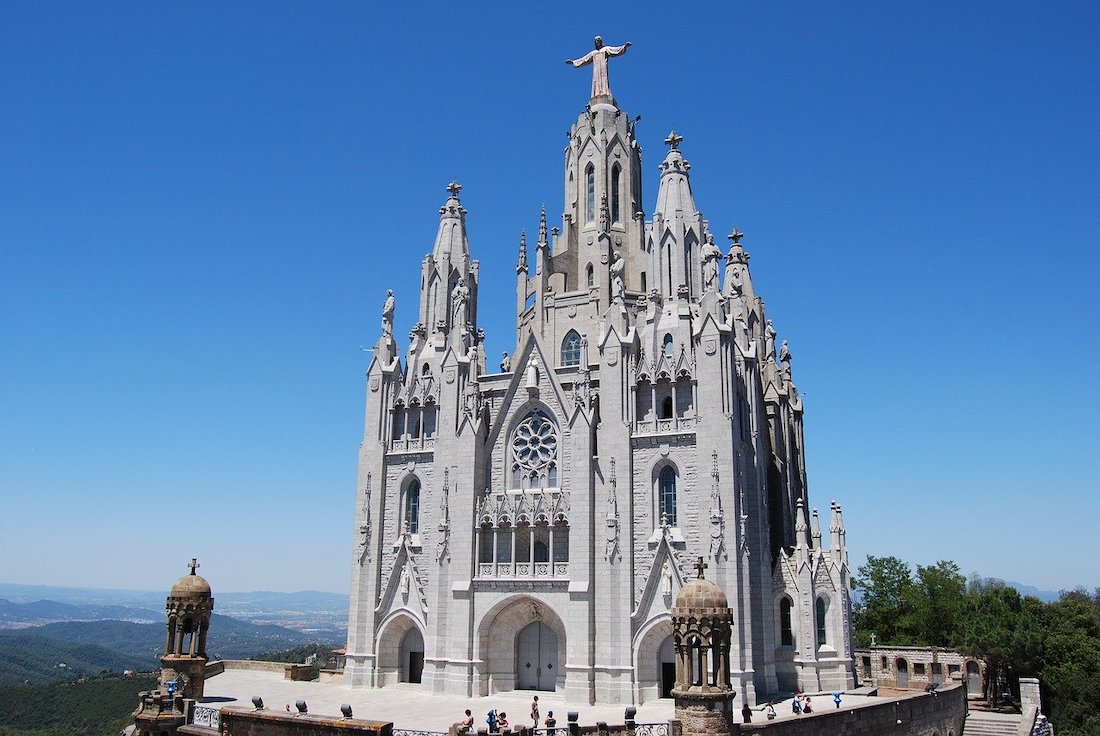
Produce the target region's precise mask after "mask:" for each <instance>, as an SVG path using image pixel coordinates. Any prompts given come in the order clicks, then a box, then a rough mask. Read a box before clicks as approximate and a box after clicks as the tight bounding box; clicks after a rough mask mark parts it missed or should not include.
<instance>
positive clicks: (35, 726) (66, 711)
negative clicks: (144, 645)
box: [0, 675, 157, 736]
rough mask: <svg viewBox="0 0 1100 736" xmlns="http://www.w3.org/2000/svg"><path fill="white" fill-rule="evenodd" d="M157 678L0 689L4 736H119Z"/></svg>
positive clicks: (1, 732)
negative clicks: (139, 697) (139, 700)
mask: <svg viewBox="0 0 1100 736" xmlns="http://www.w3.org/2000/svg"><path fill="white" fill-rule="evenodd" d="M156 684H157V680H156V678H155V677H154V676H152V675H141V676H137V677H104V678H93V679H89V680H85V681H84V682H64V683H52V684H49V685H0V704H2V706H0V736H117V734H118V733H119V731H121V730H122V729H123V728H125V727H126V725H128V724H129V723H132V720H131V718H130V714H131V713H133V712H134V709H135V708H136V707H137V703H138V693H139V692H141V691H142V690H152V689H153V688H154V687H156Z"/></svg>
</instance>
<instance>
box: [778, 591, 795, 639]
mask: <svg viewBox="0 0 1100 736" xmlns="http://www.w3.org/2000/svg"><path fill="white" fill-rule="evenodd" d="M793 606H794V604H793V603H791V599H790V598H788V597H787V596H783V597H782V598H781V599H780V601H779V643H780V644H782V645H783V646H785V647H793V646H794V630H793V629H792V628H791V608H792V607H793Z"/></svg>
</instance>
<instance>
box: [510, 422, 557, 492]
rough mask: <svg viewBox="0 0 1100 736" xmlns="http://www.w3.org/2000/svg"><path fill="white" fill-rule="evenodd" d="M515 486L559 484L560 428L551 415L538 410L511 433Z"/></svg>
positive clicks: (548, 486) (550, 486)
mask: <svg viewBox="0 0 1100 736" xmlns="http://www.w3.org/2000/svg"><path fill="white" fill-rule="evenodd" d="M511 454H512V487H513V488H552V487H555V486H557V485H558V430H557V427H556V426H555V425H554V423H553V422H552V421H551V420H550V417H548V416H547V415H546V413H545V412H543V411H541V410H535V411H533V412H531V413H530V414H528V415H527V417H526V418H525V419H524V420H523V421H522V422H520V423H519V425H518V426H517V427H516V428H515V431H514V432H513V433H512V441H511Z"/></svg>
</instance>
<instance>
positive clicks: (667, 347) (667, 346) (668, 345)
mask: <svg viewBox="0 0 1100 736" xmlns="http://www.w3.org/2000/svg"><path fill="white" fill-rule="evenodd" d="M661 347H662V348H663V349H664V351H665V356H666V357H669V358H671V357H672V335H671V334H666V335H665V339H664V340H663V341H662V342H661Z"/></svg>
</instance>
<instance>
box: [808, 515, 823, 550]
mask: <svg viewBox="0 0 1100 736" xmlns="http://www.w3.org/2000/svg"><path fill="white" fill-rule="evenodd" d="M810 537H811V538H812V539H813V548H814V549H821V520H820V519H819V518H818V517H817V509H814V511H813V518H812V519H810Z"/></svg>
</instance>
